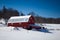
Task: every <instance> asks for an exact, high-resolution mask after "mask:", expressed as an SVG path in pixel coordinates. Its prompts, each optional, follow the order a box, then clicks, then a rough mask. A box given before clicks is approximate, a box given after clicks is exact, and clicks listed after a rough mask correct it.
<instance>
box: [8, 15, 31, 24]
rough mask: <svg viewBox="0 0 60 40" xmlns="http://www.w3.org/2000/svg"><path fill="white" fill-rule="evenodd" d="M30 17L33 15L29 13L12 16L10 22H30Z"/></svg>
mask: <svg viewBox="0 0 60 40" xmlns="http://www.w3.org/2000/svg"><path fill="white" fill-rule="evenodd" d="M30 17H31V15H27V16H14V17H11V18H10V19H9V20H8V23H16V22H28V21H29V18H30Z"/></svg>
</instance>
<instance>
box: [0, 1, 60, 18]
mask: <svg viewBox="0 0 60 40" xmlns="http://www.w3.org/2000/svg"><path fill="white" fill-rule="evenodd" d="M3 5H5V6H6V8H13V9H16V10H18V11H19V12H21V11H22V12H23V13H24V14H26V15H27V14H28V13H29V12H32V11H33V12H35V13H36V15H39V16H42V17H47V18H49V17H54V18H60V0H0V9H2V7H3Z"/></svg>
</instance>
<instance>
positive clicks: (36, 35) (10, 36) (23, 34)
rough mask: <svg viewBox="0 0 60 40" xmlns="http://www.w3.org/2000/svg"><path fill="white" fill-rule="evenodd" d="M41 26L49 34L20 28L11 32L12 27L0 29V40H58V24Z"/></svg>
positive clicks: (59, 38) (59, 37) (59, 26)
mask: <svg viewBox="0 0 60 40" xmlns="http://www.w3.org/2000/svg"><path fill="white" fill-rule="evenodd" d="M43 26H44V27H46V28H47V29H48V30H49V32H41V31H36V30H26V29H22V28H19V30H13V28H14V27H0V40H60V24H43ZM51 29H54V30H51ZM57 29H59V30H57Z"/></svg>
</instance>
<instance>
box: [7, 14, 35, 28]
mask: <svg viewBox="0 0 60 40" xmlns="http://www.w3.org/2000/svg"><path fill="white" fill-rule="evenodd" d="M31 24H35V20H34V17H33V16H31V15H27V16H14V17H11V18H10V19H9V20H8V23H7V25H8V26H14V27H23V28H30V27H29V25H31Z"/></svg>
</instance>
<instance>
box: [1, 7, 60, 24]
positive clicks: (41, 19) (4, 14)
mask: <svg viewBox="0 0 60 40" xmlns="http://www.w3.org/2000/svg"><path fill="white" fill-rule="evenodd" d="M27 15H32V16H34V17H35V22H36V23H57V24H60V18H45V17H41V16H38V15H36V14H35V13H34V12H30V13H28V14H27ZM11 16H24V13H22V12H20V13H19V12H18V11H17V10H14V9H12V8H9V9H7V8H6V7H5V6H3V9H2V10H0V18H4V19H7V20H8V19H9V18H10V17H11Z"/></svg>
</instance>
